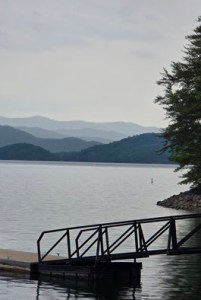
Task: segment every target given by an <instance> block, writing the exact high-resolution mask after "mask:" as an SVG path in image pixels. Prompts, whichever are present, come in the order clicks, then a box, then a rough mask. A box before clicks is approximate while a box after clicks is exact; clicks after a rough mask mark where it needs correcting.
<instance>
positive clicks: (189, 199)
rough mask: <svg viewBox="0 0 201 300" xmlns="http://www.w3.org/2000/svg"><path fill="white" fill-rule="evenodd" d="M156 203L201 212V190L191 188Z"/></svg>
mask: <svg viewBox="0 0 201 300" xmlns="http://www.w3.org/2000/svg"><path fill="white" fill-rule="evenodd" d="M157 205H160V206H164V207H170V208H174V209H183V210H188V211H196V212H201V191H200V190H197V189H192V190H189V191H186V192H183V193H180V194H179V195H173V196H171V197H169V198H167V199H165V200H163V201H158V202H157Z"/></svg>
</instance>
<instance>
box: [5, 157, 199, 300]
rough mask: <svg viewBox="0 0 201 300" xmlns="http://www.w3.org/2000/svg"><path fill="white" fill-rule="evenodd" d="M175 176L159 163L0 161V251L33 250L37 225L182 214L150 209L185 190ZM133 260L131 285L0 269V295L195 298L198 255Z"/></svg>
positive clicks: (39, 227)
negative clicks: (137, 278) (136, 280)
mask: <svg viewBox="0 0 201 300" xmlns="http://www.w3.org/2000/svg"><path fill="white" fill-rule="evenodd" d="M178 175H179V174H177V173H175V172H174V166H164V165H158V166H156V165H125V164H121V165H115V164H63V163H30V162H24V163H21V162H0V204H1V209H0V248H5V249H14V250H22V251H31V252H36V251H37V250H36V241H37V239H38V237H39V235H40V233H41V232H42V231H44V230H49V229H55V228H62V227H70V226H77V225H87V224H93V223H102V222H111V221H122V220H132V219H140V218H147V217H155V216H165V215H172V214H185V213H186V212H185V211H176V210H173V209H167V208H163V207H159V206H156V202H157V201H159V200H163V199H164V198H167V197H169V196H171V195H173V194H177V193H179V192H181V191H184V190H186V189H187V187H183V186H180V185H178V182H179V178H178ZM185 226H186V227H188V229H189V228H190V226H191V224H190V223H188V224H186V225H185ZM185 226H183V225H182V228H181V230H185ZM198 238H199V237H198ZM53 254H55V253H53ZM141 261H142V262H143V270H142V280H141V286H139V287H137V288H136V289H135V290H134V288H133V287H132V286H129V287H128V286H114V285H113V286H109V285H108V286H87V285H84V284H83V283H78V284H77V285H76V286H75V285H73V283H72V282H65V283H60V282H43V281H40V282H38V281H36V280H30V279H29V278H25V277H23V276H21V277H12V276H10V275H8V274H0V287H1V288H0V299H1V300H4V299H5V300H11V299H13V300H14V299H34V300H45V299H48V300H49V299H50V300H53V299H55V300H56V299H57V300H60V299H84V300H86V299H90V300H92V299H128V300H129V299H140V300H157V299H163V300H170V299H171V300H172V299H173V300H174V299H177V300H180V299H182V300H184V299H192V300H197V299H201V256H200V255H183V256H178V257H174V256H172V257H171V256H165V255H164V256H155V257H150V258H146V259H143V260H141Z"/></svg>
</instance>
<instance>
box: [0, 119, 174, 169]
mask: <svg viewBox="0 0 201 300" xmlns="http://www.w3.org/2000/svg"><path fill="white" fill-rule="evenodd" d="M11 125H12V126H11ZM36 125H37V126H36ZM149 131H151V133H150V132H149ZM159 131H160V129H159V128H155V127H143V126H139V125H137V124H133V123H124V122H111V123H93V122H84V121H66V122H65V121H64V122H60V121H55V120H51V119H47V118H43V117H30V118H14V119H11V118H4V117H0V159H3V160H34V161H37V160H42V161H79V162H113V163H114V162H115V163H170V161H169V158H168V153H163V154H162V155H159V154H158V152H157V151H159V150H160V149H161V148H162V146H163V143H164V140H163V139H162V137H160V135H158V134H156V133H158V132H159ZM142 132H143V133H142ZM144 132H145V133H144ZM77 136H79V137H77ZM80 136H82V139H81V138H80ZM100 140H101V141H102V142H103V141H104V143H100Z"/></svg>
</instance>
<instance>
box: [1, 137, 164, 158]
mask: <svg viewBox="0 0 201 300" xmlns="http://www.w3.org/2000/svg"><path fill="white" fill-rule="evenodd" d="M162 146H163V139H162V138H161V137H159V136H157V135H156V134H151V133H147V134H142V135H138V136H134V137H129V138H126V139H123V140H121V141H118V142H112V143H110V144H105V145H96V146H92V147H89V148H87V149H84V150H81V151H79V152H57V153H51V152H50V151H47V150H45V149H43V148H42V147H39V146H36V145H32V144H28V143H17V144H13V145H9V146H4V147H1V148H0V159H3V160H6V159H7V160H39V161H40V160H42V161H79V162H108V163H109V162H111V163H154V164H156V163H160V164H166V163H170V161H169V159H168V154H167V153H163V154H162V155H159V154H158V152H157V151H158V150H160V149H161V147H162Z"/></svg>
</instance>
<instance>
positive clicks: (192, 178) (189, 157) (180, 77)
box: [155, 17, 201, 189]
mask: <svg viewBox="0 0 201 300" xmlns="http://www.w3.org/2000/svg"><path fill="white" fill-rule="evenodd" d="M186 39H187V41H188V43H187V45H186V46H185V48H184V56H183V58H182V60H181V61H179V62H172V64H171V70H170V71H167V70H166V69H164V72H163V74H162V78H161V80H159V81H158V84H159V85H160V86H163V87H164V94H163V95H162V96H158V97H157V98H156V100H155V102H156V103H158V104H160V105H162V106H163V108H164V109H165V111H166V116H167V118H168V119H169V120H170V124H169V125H168V126H167V128H165V129H164V130H163V133H162V135H163V137H164V138H165V144H164V149H165V150H170V153H171V154H170V159H171V160H172V161H174V162H176V163H178V164H179V167H178V168H177V169H176V170H180V169H185V172H184V175H183V180H182V182H181V183H190V184H191V186H192V187H196V188H199V189H201V17H199V18H198V25H197V27H196V28H195V29H194V31H193V34H192V35H189V36H187V37H186Z"/></svg>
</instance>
